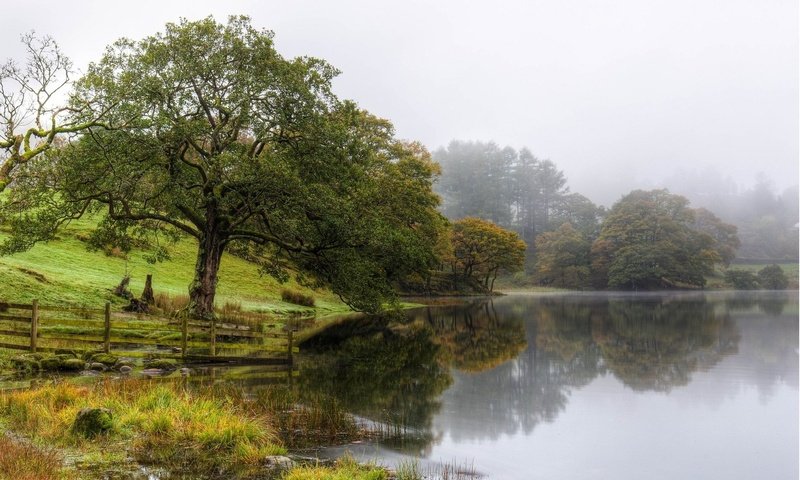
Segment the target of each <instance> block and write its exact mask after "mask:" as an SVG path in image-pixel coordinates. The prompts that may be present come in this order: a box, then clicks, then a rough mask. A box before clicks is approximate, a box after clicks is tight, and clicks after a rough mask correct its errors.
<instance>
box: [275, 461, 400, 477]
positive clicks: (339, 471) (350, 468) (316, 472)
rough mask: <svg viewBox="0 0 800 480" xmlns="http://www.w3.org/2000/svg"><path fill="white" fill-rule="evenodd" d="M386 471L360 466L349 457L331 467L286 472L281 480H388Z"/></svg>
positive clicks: (379, 468) (305, 468)
mask: <svg viewBox="0 0 800 480" xmlns="http://www.w3.org/2000/svg"><path fill="white" fill-rule="evenodd" d="M389 478H390V477H389V472H387V471H386V469H384V468H381V467H377V466H373V465H361V464H359V463H358V462H356V461H355V460H353V458H352V457H350V456H344V457H342V458H340V459H339V460H337V462H336V464H335V465H333V466H319V465H317V466H304V467H297V468H294V469H292V471H290V472H288V473H287V474H286V475H285V476H284V477H283V479H282V480H388V479H389Z"/></svg>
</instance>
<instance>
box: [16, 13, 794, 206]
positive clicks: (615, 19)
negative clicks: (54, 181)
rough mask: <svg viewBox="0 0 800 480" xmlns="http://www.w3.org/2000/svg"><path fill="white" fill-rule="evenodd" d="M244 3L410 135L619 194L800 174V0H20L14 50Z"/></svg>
mask: <svg viewBox="0 0 800 480" xmlns="http://www.w3.org/2000/svg"><path fill="white" fill-rule="evenodd" d="M67 5H68V7H67ZM229 14H247V15H250V16H251V17H252V19H253V23H254V24H255V25H257V26H259V27H264V28H268V29H270V30H273V31H274V32H275V38H276V45H277V48H278V50H279V51H280V52H281V53H282V54H283V55H284V56H296V55H311V56H317V57H321V58H324V59H326V60H328V61H329V62H330V63H332V64H333V65H334V66H336V67H338V68H339V69H340V70H342V75H341V76H340V77H339V78H338V79H337V80H336V83H335V90H336V92H337V93H338V94H339V96H340V97H342V98H351V99H354V100H356V101H357V102H358V103H359V104H360V105H361V106H362V107H363V108H366V109H368V110H369V111H371V112H372V113H374V114H376V115H379V116H382V117H386V118H388V119H390V120H392V122H394V124H395V127H396V130H397V135H398V136H399V137H401V138H406V139H411V140H419V141H421V142H423V143H424V144H425V145H427V146H428V148H430V149H431V150H434V149H436V148H438V147H440V146H443V145H446V144H447V143H448V142H449V141H450V140H451V139H465V140H468V139H472V140H484V141H488V140H493V141H495V142H497V143H498V144H501V145H511V146H513V147H515V148H520V147H522V146H528V147H529V148H530V149H531V150H532V151H533V152H534V154H535V155H537V156H538V157H540V158H549V159H551V160H553V161H554V162H555V163H556V164H557V165H558V166H559V167H560V168H562V169H563V170H564V171H565V173H566V175H567V177H568V179H569V185H570V186H571V188H572V190H573V191H577V192H580V193H583V194H585V195H587V196H588V197H590V198H591V199H592V200H594V201H596V202H600V203H603V204H606V205H608V204H610V203H612V202H613V201H614V200H616V199H617V198H618V197H619V196H621V195H622V194H623V193H626V192H627V191H629V190H630V189H632V188H636V187H645V188H652V187H657V186H660V184H661V183H662V182H663V180H662V179H666V178H670V179H672V180H673V181H677V180H679V179H680V178H681V177H682V176H684V177H685V176H694V177H696V176H698V175H710V174H714V172H718V173H716V174H717V175H722V176H730V177H731V179H732V180H733V181H735V182H737V183H739V184H741V185H743V186H748V185H750V184H752V182H753V178H754V177H755V175H756V174H757V173H759V172H763V173H764V174H766V175H767V176H768V177H769V178H771V179H772V181H773V182H774V184H775V186H776V187H777V188H779V189H782V188H784V187H787V186H790V185H793V184H796V183H797V180H798V156H799V155H800V152H799V151H798V143H799V142H800V140H799V139H798V128H800V126H799V124H798V123H799V122H798V116H800V113H799V112H798V105H799V103H800V99H799V98H798V84H799V83H800V74H799V73H798V70H799V68H800V67H799V66H798V64H799V61H798V56H799V55H800V52H799V49H798V44H799V43H800V42H799V41H798V35H799V34H798V2H797V0H751V1H741V0H724V1H723V0H692V1H685V0H609V1H599V0H580V1H571V0H549V1H538V0H528V1H523V0H520V1H491V2H489V1H484V2H467V1H456V0H448V1H409V0H404V1H379V2H376V1H366V0H365V1H335V2H334V1H324V0H320V1H286V0H283V1H255V0H254V1H224V2H223V1H220V0H214V1H205V0H193V1H172V0H170V1H167V0H160V1H150V0H139V1H136V2H125V3H123V2H109V1H89V0H81V1H71V2H42V1H28V2H13V3H12V2H9V3H6V2H4V4H3V12H2V15H3V17H4V18H5V19H8V20H7V21H6V22H4V25H5V26H4V28H3V29H2V30H0V59H4V58H7V57H10V56H19V55H20V50H21V46H20V44H19V41H18V39H19V35H20V34H21V33H23V32H26V31H29V30H31V29H35V30H36V31H37V32H38V33H42V34H50V35H52V36H53V37H55V38H56V40H57V41H58V42H59V43H60V44H61V46H62V48H63V49H64V51H65V52H66V53H67V54H68V55H69V56H70V57H71V58H72V59H73V60H74V61H75V64H76V66H78V67H84V66H85V65H86V64H87V63H88V62H90V61H92V60H96V59H98V58H99V56H100V54H101V53H102V51H103V48H104V47H105V46H106V45H107V44H109V43H111V42H112V41H114V40H115V39H117V38H119V37H120V36H127V37H130V38H134V39H139V38H142V37H143V36H145V35H149V34H152V33H155V32H157V31H160V30H162V29H163V26H164V24H165V23H166V22H168V21H177V20H178V18H180V17H182V16H183V17H187V18H189V19H197V18H201V17H205V16H208V15H214V16H215V17H216V18H217V19H218V20H220V21H224V20H225V18H226V17H227V15H229ZM676 172H677V173H676Z"/></svg>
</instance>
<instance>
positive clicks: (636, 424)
mask: <svg viewBox="0 0 800 480" xmlns="http://www.w3.org/2000/svg"><path fill="white" fill-rule="evenodd" d="M304 346H305V347H306V349H307V350H310V351H312V352H313V353H311V354H310V356H305V358H304V359H303V361H302V364H301V371H300V375H299V377H297V380H296V381H297V382H298V387H299V388H301V389H302V391H303V392H304V394H306V395H314V394H332V395H334V396H335V397H336V398H337V400H338V401H339V402H340V403H341V404H342V405H343V406H344V407H345V408H346V409H347V410H349V411H350V412H352V413H354V414H356V415H357V416H359V418H361V419H362V421H364V422H365V423H369V424H371V425H373V426H378V427H379V428H380V429H381V430H382V432H383V435H381V437H380V439H379V440H375V441H370V442H364V443H360V444H351V445H345V446H339V447H334V448H326V449H320V450H317V451H314V452H313V453H316V454H319V455H320V456H322V457H333V456H338V455H341V454H343V453H344V452H345V451H347V452H350V454H352V455H354V456H355V457H356V458H358V459H360V460H373V461H377V462H379V463H384V464H387V465H397V464H398V463H399V462H401V463H402V462H406V463H407V462H409V461H411V459H418V460H417V461H418V464H419V467H420V469H422V470H423V471H425V470H426V469H431V470H433V469H435V468H436V467H437V466H438V467H441V466H442V465H450V466H455V467H456V468H457V469H461V470H465V471H467V472H474V473H475V474H476V476H478V477H481V476H482V477H483V478H491V479H496V480H510V479H537V478H541V479H557V478H569V479H593V480H594V479H598V478H615V479H637V480H638V479H642V478H647V479H677V478H681V479H686V478H702V479H710V478H725V479H755V478H768V479H771V480H779V479H797V478H798V448H799V447H798V297H797V293H796V292H791V293H768V292H756V293H725V292H720V293H705V294H704V293H668V294H563V295H509V296H505V297H500V298H495V299H493V300H487V299H481V300H475V301H470V302H461V303H460V304H458V305H449V306H442V307H429V308H422V309H414V310H411V311H409V312H407V314H406V315H405V316H404V317H402V318H394V319H384V320H376V319H374V318H372V319H370V318H364V319H355V320H349V321H347V322H344V323H342V324H340V325H336V326H333V327H331V328H329V329H328V330H326V331H325V332H323V333H322V334H320V335H319V336H317V337H315V338H313V339H311V340H310V341H309V342H307V344H306V345H304ZM462 478H469V475H466V474H465V475H463V476H462Z"/></svg>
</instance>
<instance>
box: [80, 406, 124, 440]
mask: <svg viewBox="0 0 800 480" xmlns="http://www.w3.org/2000/svg"><path fill="white" fill-rule="evenodd" d="M113 426H114V416H113V414H112V413H111V410H109V409H107V408H84V409H81V411H79V412H78V415H76V416H75V421H74V422H72V433H73V434H75V435H80V436H82V437H84V438H94V437H96V436H97V435H100V434H102V433H105V432H108V431H109V430H111V428H113Z"/></svg>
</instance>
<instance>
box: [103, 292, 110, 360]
mask: <svg viewBox="0 0 800 480" xmlns="http://www.w3.org/2000/svg"><path fill="white" fill-rule="evenodd" d="M104 317H105V318H104V319H105V325H104V329H103V351H104V352H106V353H108V352H110V351H111V303H110V302H106V310H105V315H104Z"/></svg>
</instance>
